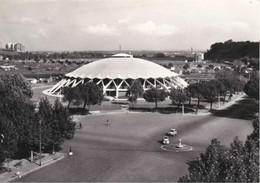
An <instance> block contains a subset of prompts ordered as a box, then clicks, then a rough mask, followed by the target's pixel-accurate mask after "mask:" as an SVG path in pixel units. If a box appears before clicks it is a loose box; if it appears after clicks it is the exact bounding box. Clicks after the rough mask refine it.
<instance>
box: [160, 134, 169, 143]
mask: <svg viewBox="0 0 260 183" xmlns="http://www.w3.org/2000/svg"><path fill="white" fill-rule="evenodd" d="M162 142H163V144H170V139H169V137H168V136H163V140H162Z"/></svg>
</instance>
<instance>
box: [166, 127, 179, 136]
mask: <svg viewBox="0 0 260 183" xmlns="http://www.w3.org/2000/svg"><path fill="white" fill-rule="evenodd" d="M177 134H178V132H177V130H176V129H174V128H173V129H170V131H169V132H168V133H167V135H171V136H175V135H177Z"/></svg>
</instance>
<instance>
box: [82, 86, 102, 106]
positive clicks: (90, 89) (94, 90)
mask: <svg viewBox="0 0 260 183" xmlns="http://www.w3.org/2000/svg"><path fill="white" fill-rule="evenodd" d="M79 90H80V100H81V101H83V109H85V107H86V105H88V110H89V108H90V105H95V104H98V103H101V102H102V100H103V97H104V96H103V91H102V88H100V87H99V86H98V85H97V84H95V83H93V82H88V83H87V84H84V85H79Z"/></svg>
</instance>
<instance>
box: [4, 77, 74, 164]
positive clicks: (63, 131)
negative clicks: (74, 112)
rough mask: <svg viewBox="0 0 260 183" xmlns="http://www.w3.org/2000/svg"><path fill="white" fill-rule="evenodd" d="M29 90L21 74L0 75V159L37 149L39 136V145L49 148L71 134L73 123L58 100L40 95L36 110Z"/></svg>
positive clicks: (27, 153)
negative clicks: (53, 101)
mask: <svg viewBox="0 0 260 183" xmlns="http://www.w3.org/2000/svg"><path fill="white" fill-rule="evenodd" d="M32 94H33V93H32V91H31V89H30V87H29V86H28V85H27V83H26V82H25V81H24V79H23V78H22V77H21V76H20V75H14V76H8V75H5V76H1V77H0V156H1V157H0V160H1V161H0V163H2V161H3V160H4V159H5V158H24V157H27V156H28V155H29V154H30V151H36V152H38V151H39V143H40V137H41V139H42V148H43V149H44V151H46V152H50V151H51V150H53V148H56V150H58V149H59V148H60V145H61V144H62V142H63V141H64V139H71V138H72V137H73V136H74V131H75V123H74V122H73V121H72V119H71V117H70V116H69V113H68V111H67V109H66V108H64V107H63V106H62V104H61V103H60V102H59V101H58V100H57V101H55V103H54V105H51V104H50V103H49V101H48V100H47V99H42V100H41V101H40V103H39V107H38V110H35V109H37V108H36V106H35V105H34V104H33V102H32V100H31V97H32ZM40 131H41V133H40ZM3 156H4V157H3Z"/></svg>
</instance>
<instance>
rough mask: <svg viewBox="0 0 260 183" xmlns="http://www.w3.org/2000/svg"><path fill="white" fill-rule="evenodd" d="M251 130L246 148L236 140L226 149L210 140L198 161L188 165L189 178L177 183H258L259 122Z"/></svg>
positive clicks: (254, 122) (215, 141)
mask: <svg viewBox="0 0 260 183" xmlns="http://www.w3.org/2000/svg"><path fill="white" fill-rule="evenodd" d="M253 127H254V131H253V132H252V133H251V134H250V135H249V136H248V137H247V140H246V142H245V144H243V142H241V141H239V140H238V138H237V137H235V138H234V141H233V143H231V145H230V148H229V149H227V148H226V147H224V146H221V145H220V142H219V141H218V140H217V139H213V140H212V141H211V144H210V145H209V146H208V148H207V149H206V152H205V153H202V154H201V155H200V157H199V159H198V160H194V161H190V162H188V166H189V174H188V175H186V176H183V177H180V179H179V182H259V131H258V130H259V120H258V119H256V120H254V121H253Z"/></svg>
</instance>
